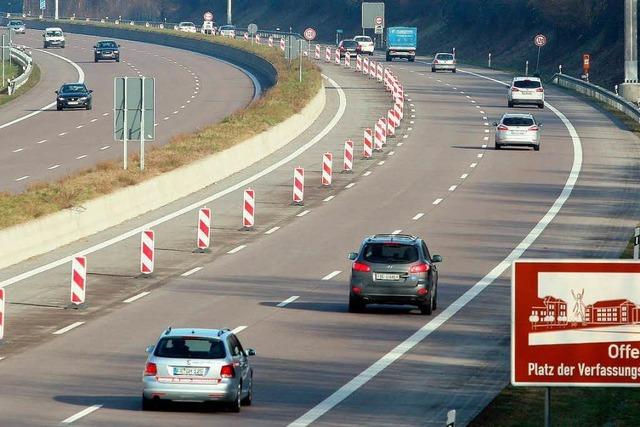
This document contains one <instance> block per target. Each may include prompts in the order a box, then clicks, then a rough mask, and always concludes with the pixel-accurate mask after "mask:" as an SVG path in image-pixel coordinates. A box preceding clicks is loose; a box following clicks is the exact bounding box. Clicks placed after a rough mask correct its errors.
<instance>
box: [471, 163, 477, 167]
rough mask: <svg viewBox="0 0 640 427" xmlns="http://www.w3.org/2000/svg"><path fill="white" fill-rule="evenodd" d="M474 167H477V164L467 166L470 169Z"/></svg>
mask: <svg viewBox="0 0 640 427" xmlns="http://www.w3.org/2000/svg"><path fill="white" fill-rule="evenodd" d="M476 166H478V164H477V163H471V164H470V165H469V167H470V168H475V167H476Z"/></svg>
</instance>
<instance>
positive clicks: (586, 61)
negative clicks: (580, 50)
mask: <svg viewBox="0 0 640 427" xmlns="http://www.w3.org/2000/svg"><path fill="white" fill-rule="evenodd" d="M589 68H591V55H589V54H588V53H585V54H583V55H582V70H583V71H584V74H587V73H588V72H589Z"/></svg>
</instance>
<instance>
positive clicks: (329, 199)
mask: <svg viewBox="0 0 640 427" xmlns="http://www.w3.org/2000/svg"><path fill="white" fill-rule="evenodd" d="M334 197H336V196H329V197H327V198H326V199H324V200H322V201H323V202H330V201H331V200H333V198H334Z"/></svg>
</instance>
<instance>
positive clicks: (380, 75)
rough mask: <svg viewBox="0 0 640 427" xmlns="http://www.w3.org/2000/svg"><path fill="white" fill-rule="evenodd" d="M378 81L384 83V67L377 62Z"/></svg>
mask: <svg viewBox="0 0 640 427" xmlns="http://www.w3.org/2000/svg"><path fill="white" fill-rule="evenodd" d="M377 77H378V81H379V82H380V83H384V68H383V67H382V64H380V63H378V75H377Z"/></svg>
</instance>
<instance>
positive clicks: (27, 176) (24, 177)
mask: <svg viewBox="0 0 640 427" xmlns="http://www.w3.org/2000/svg"><path fill="white" fill-rule="evenodd" d="M27 178H29V175H25V176H21V177H20V178H16V182H19V181H24V180H25V179H27Z"/></svg>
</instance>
